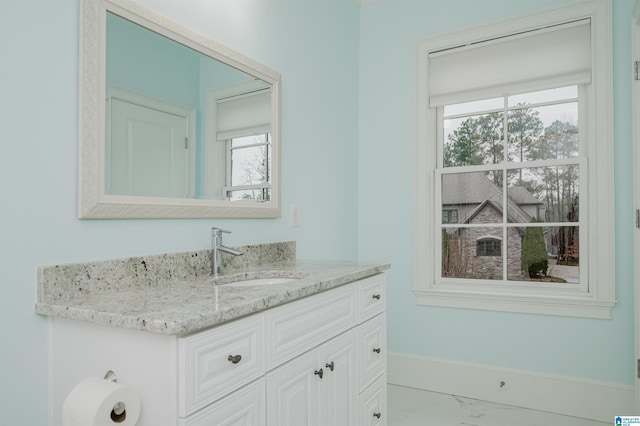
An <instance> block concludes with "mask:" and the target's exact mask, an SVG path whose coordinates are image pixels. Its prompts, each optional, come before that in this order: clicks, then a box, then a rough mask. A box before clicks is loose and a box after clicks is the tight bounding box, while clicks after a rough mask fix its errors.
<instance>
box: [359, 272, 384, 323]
mask: <svg viewBox="0 0 640 426" xmlns="http://www.w3.org/2000/svg"><path fill="white" fill-rule="evenodd" d="M386 289H387V286H386V283H385V276H384V275H383V274H380V275H374V276H373V277H369V278H365V279H363V280H360V281H358V321H360V322H364V321H366V320H368V319H369V318H372V317H374V316H376V315H378V314H380V313H382V312H384V311H385V307H386V303H387V292H386Z"/></svg>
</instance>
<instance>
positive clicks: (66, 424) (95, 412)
mask: <svg viewBox="0 0 640 426" xmlns="http://www.w3.org/2000/svg"><path fill="white" fill-rule="evenodd" d="M138 417H140V397H139V396H138V394H137V393H136V392H134V391H133V389H131V388H129V387H128V386H123V385H121V384H119V383H115V382H110V381H108V380H105V379H100V378H97V377H90V378H87V379H85V380H83V381H81V382H80V383H78V384H77V385H76V387H74V388H73V390H71V392H70V393H69V395H68V396H67V398H66V399H65V400H64V403H63V404H62V425H63V426H114V425H121V426H134V425H135V424H136V422H137V421H138Z"/></svg>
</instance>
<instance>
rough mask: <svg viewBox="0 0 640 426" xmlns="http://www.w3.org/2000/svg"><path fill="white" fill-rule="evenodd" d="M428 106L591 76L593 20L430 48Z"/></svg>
mask: <svg viewBox="0 0 640 426" xmlns="http://www.w3.org/2000/svg"><path fill="white" fill-rule="evenodd" d="M428 74H429V75H428V82H429V92H430V96H429V105H430V107H438V106H443V105H446V104H454V103H460V102H467V101H471V100H475V99H481V98H488V97H492V96H502V95H504V94H506V93H507V92H508V91H509V90H510V89H511V88H513V87H518V89H519V90H522V89H525V90H530V91H532V90H542V89H546V88H549V87H559V86H567V85H572V84H584V83H589V82H590V81H591V21H590V19H583V20H579V21H576V22H570V23H566V24H562V25H556V26H551V27H546V28H541V29H537V30H533V31H527V32H522V33H519V34H514V35H510V36H506V37H500V38H496V39H491V40H486V41H482V42H477V43H472V44H468V45H464V46H458V47H453V48H450V49H444V50H440V51H437V52H432V53H429V67H428Z"/></svg>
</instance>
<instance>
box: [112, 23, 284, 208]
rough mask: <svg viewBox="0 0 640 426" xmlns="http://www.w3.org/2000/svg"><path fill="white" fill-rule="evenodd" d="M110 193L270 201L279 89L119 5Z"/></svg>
mask: <svg viewBox="0 0 640 426" xmlns="http://www.w3.org/2000/svg"><path fill="white" fill-rule="evenodd" d="M106 22H107V30H106V78H105V80H106V126H105V130H106V135H105V155H104V159H105V180H104V182H105V193H106V194H108V195H125V196H142V197H169V198H193V199H210V200H230V201H236V200H254V201H257V202H266V201H269V200H270V199H271V191H272V189H271V184H272V182H271V176H272V170H271V169H272V158H271V157H272V138H271V128H272V123H271V117H272V110H271V108H272V99H271V94H272V87H271V85H270V84H268V83H267V82H265V81H263V80H260V79H257V78H255V77H253V76H251V75H249V74H247V73H245V72H242V71H240V70H238V69H236V68H234V67H231V66H229V65H227V64H224V63H222V62H220V61H218V60H216V59H213V58H211V57H210V56H207V55H204V54H202V53H201V52H198V51H196V50H194V49H191V48H189V47H187V46H185V45H182V44H180V43H177V42H176V41H174V40H171V39H169V38H167V37H165V36H163V35H160V34H158V33H155V32H153V31H151V30H149V29H147V28H145V27H142V26H140V25H138V24H136V23H134V22H131V21H129V20H127V19H124V18H122V17H120V16H118V15H116V14H114V13H112V12H107V21H106Z"/></svg>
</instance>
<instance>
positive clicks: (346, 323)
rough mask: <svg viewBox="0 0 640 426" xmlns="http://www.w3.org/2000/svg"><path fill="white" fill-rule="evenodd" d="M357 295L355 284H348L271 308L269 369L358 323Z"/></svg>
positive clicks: (268, 330) (268, 321)
mask: <svg viewBox="0 0 640 426" xmlns="http://www.w3.org/2000/svg"><path fill="white" fill-rule="evenodd" d="M356 299H357V297H356V286H355V285H354V284H347V285H344V286H342V287H338V288H336V289H333V290H329V291H326V292H324V293H320V294H318V295H315V296H313V297H308V298H306V299H302V300H299V301H296V302H295V303H290V304H287V305H283V306H280V307H278V308H275V309H270V310H268V311H267V312H266V320H267V334H266V336H267V355H266V357H267V369H271V368H274V367H276V366H278V365H280V364H282V363H283V362H285V361H287V360H289V359H291V358H293V357H295V356H297V355H300V354H301V353H303V352H305V351H307V350H309V349H311V348H313V347H315V346H318V345H319V344H321V343H323V342H325V341H327V340H329V339H330V338H332V337H334V336H336V335H338V334H340V333H342V332H343V331H346V330H348V329H349V328H351V327H353V326H354V325H356V323H357V317H358V314H357V303H356Z"/></svg>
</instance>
